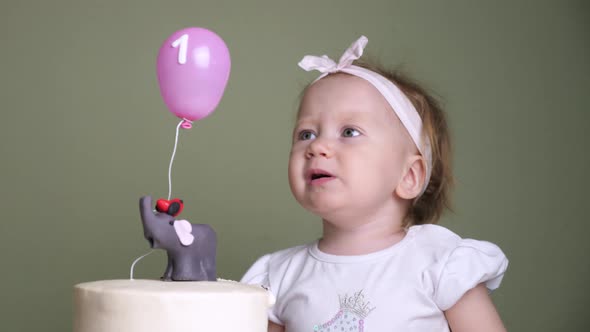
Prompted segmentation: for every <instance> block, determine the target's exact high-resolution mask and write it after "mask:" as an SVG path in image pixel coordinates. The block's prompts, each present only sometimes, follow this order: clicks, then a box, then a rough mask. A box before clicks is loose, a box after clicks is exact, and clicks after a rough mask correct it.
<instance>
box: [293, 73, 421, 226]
mask: <svg viewBox="0 0 590 332" xmlns="http://www.w3.org/2000/svg"><path fill="white" fill-rule="evenodd" d="M415 150H416V149H415V147H414V145H413V143H412V141H411V138H410V136H409V134H408V133H407V131H406V129H405V128H404V127H403V126H402V124H401V122H400V121H399V119H398V118H397V116H396V115H395V113H394V112H393V110H392V109H391V106H390V105H389V104H388V103H387V101H386V100H385V98H383V96H382V95H381V94H380V93H379V92H378V91H377V90H376V89H375V88H374V87H373V86H372V85H371V84H370V83H368V82H367V81H365V80H363V79H361V78H358V77H355V76H351V75H347V74H336V75H330V76H328V77H326V78H323V79H321V80H320V81H318V82H316V83H314V84H313V85H312V86H310V87H309V89H308V90H307V92H306V94H305V96H304V98H303V100H302V102H301V108H300V112H299V116H298V119H297V123H296V124H295V129H294V131H293V145H292V147H291V154H290V158H289V184H290V186H291V191H292V192H293V195H294V196H295V198H296V199H297V201H298V202H299V203H300V204H301V205H302V206H303V207H304V208H306V209H308V210H309V211H311V212H313V213H315V214H317V215H319V216H321V217H322V218H324V219H327V220H331V219H338V218H339V217H340V216H344V217H346V219H350V217H354V216H356V215H358V216H359V217H361V216H367V215H370V214H372V213H375V212H376V211H379V210H383V209H385V208H388V207H390V206H391V204H393V200H394V195H395V193H394V191H395V188H396V187H397V185H398V183H399V181H400V179H401V176H402V174H403V171H404V168H405V167H406V166H407V165H406V164H407V163H406V161H407V160H408V157H410V156H411V155H412V154H413V153H415ZM350 226H353V225H350Z"/></svg>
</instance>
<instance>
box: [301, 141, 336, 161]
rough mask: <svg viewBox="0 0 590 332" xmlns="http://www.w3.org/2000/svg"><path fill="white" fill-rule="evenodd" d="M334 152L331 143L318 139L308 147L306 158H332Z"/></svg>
mask: <svg viewBox="0 0 590 332" xmlns="http://www.w3.org/2000/svg"><path fill="white" fill-rule="evenodd" d="M332 155H333V150H332V147H331V145H330V144H329V142H327V140H326V139H321V138H316V139H315V140H314V141H313V142H311V143H310V144H309V145H308V146H307V150H306V151H305V157H306V158H307V159H311V158H313V157H324V158H331V157H332Z"/></svg>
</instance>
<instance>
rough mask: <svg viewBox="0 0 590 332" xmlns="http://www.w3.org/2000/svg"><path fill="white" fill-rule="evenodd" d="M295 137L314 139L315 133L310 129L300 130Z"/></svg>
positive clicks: (302, 139) (304, 139)
mask: <svg viewBox="0 0 590 332" xmlns="http://www.w3.org/2000/svg"><path fill="white" fill-rule="evenodd" d="M297 138H298V139H299V140H300V141H307V140H310V139H314V138H315V134H314V133H313V132H312V131H310V130H302V131H300V132H299V135H297Z"/></svg>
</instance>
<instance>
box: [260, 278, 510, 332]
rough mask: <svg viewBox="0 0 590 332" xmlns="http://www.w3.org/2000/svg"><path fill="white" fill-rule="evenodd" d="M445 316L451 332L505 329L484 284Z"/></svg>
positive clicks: (472, 291) (465, 296)
mask: <svg viewBox="0 0 590 332" xmlns="http://www.w3.org/2000/svg"><path fill="white" fill-rule="evenodd" d="M445 316H446V317H447V321H448V322H449V326H450V328H451V330H452V331H453V332H463V331H481V332H488V331H490V332H492V331H493V332H496V331H498V332H500V331H503V332H505V331H506V328H504V324H502V319H500V315H498V312H497V311H496V307H495V306H494V303H493V302H492V300H491V299H490V297H489V295H488V290H487V288H486V286H485V285H484V284H479V285H478V286H477V287H475V288H473V289H472V290H470V291H468V292H467V293H465V294H464V295H463V297H461V299H459V301H458V302H457V303H455V305H454V306H452V307H451V308H450V309H448V310H447V311H445ZM269 331H270V330H269Z"/></svg>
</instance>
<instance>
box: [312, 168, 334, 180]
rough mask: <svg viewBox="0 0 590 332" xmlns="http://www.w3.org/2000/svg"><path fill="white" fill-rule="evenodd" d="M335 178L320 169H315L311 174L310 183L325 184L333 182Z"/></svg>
mask: <svg viewBox="0 0 590 332" xmlns="http://www.w3.org/2000/svg"><path fill="white" fill-rule="evenodd" d="M333 178H334V175H332V174H330V173H328V172H326V171H324V170H319V169H314V170H311V171H310V172H309V176H308V179H309V182H311V183H323V182H325V181H328V180H331V179H333Z"/></svg>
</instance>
